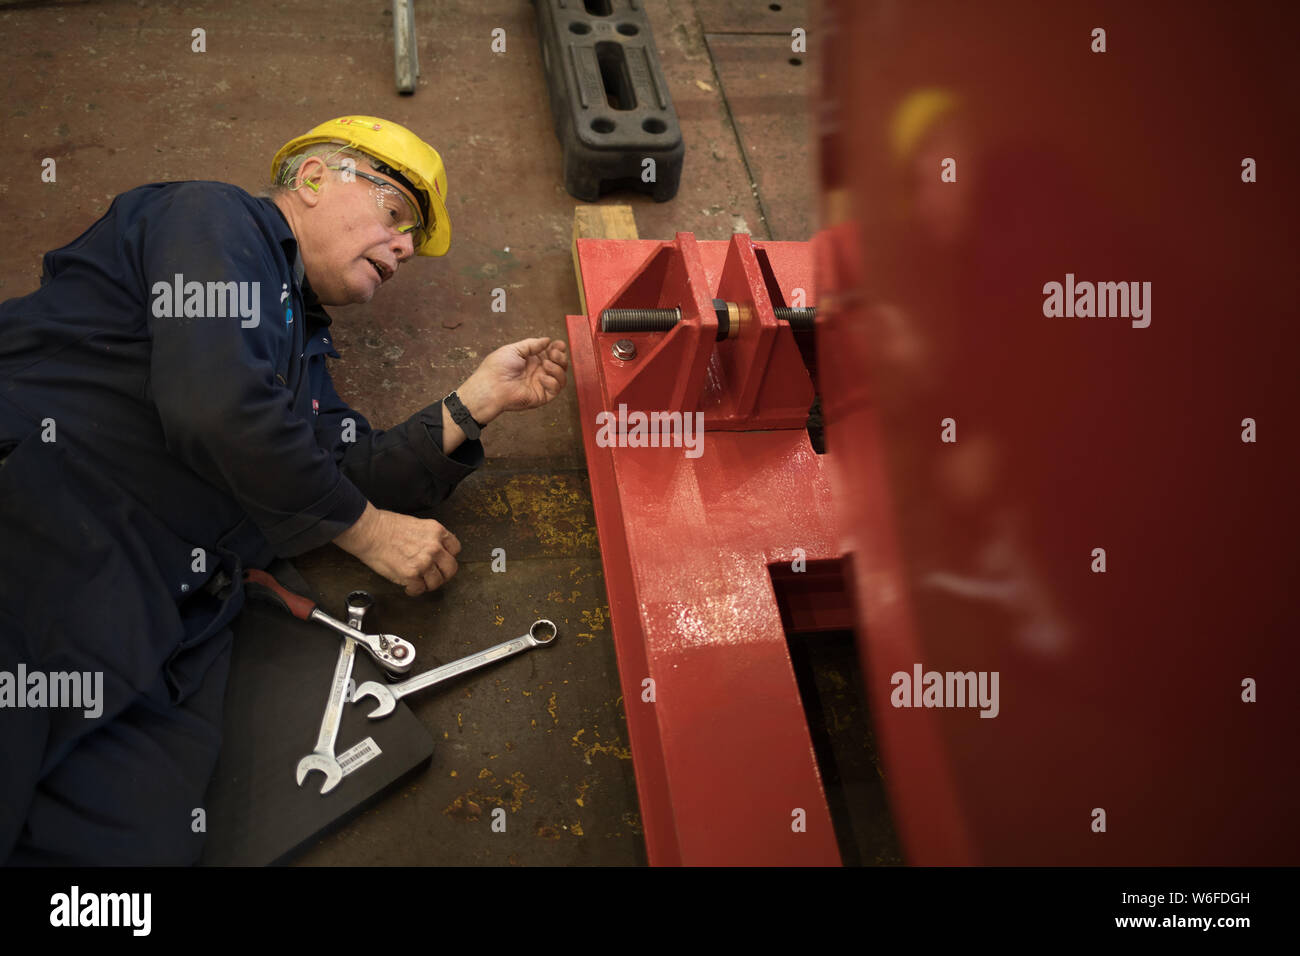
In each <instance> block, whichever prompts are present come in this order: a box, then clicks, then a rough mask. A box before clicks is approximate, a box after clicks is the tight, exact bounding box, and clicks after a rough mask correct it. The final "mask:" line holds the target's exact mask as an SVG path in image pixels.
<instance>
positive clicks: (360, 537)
mask: <svg viewBox="0 0 1300 956" xmlns="http://www.w3.org/2000/svg"><path fill="white" fill-rule="evenodd" d="M334 543H335V544H337V545H338V546H339V547H340V548H342V549H343V550H344V551H346V552H348V553H349V554H351V555H352V556H353V557H355V558H357V559H358V560H359V561H362V562H364V563H365V564H367V565H368V566H369V567H370V568H372V569H373V570H374V571H375V572H376V573H378V574H381V575H383V576H384V577H385V578H387V579H388V580H389V581H392V582H393V583H394V584H400V585H402V586H403V587H405V588H406V593H407V594H409V595H410V596H411V597H415V596H416V595H417V594H423V593H424V592H425V591H433V590H435V589H437V588H440V587H442V586H443V585H444V584H446V583H447V582H448V581H450V580H451V577H452V575H454V574H455V573H456V568H457V567H458V565H457V564H456V555H458V554H460V542H459V541H457V540H456V536H455V535H454V534H452V533H451V532H450V531H448V530H447V529H446V528H444V527H443V526H442V525H440V524H439V523H438V522H436V521H433V520H431V519H427V518H412V517H411V516H410V515H404V514H398V513H397V512H395V511H383V510H382V509H379V508H376V507H375V506H374V505H372V504H370V503H369V502H367V503H366V510H365V511H364V512H362V514H361V517H360V518H359V519H357V522H356V524H354V525H353V526H352V527H350V528H348V530H347V531H344V532H343V533H342V534H341V535H339V536H338V537H337V538H335V539H334Z"/></svg>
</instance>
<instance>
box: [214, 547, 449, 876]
mask: <svg viewBox="0 0 1300 956" xmlns="http://www.w3.org/2000/svg"><path fill="white" fill-rule="evenodd" d="M270 571H271V573H272V574H273V575H274V576H275V577H276V578H277V579H278V580H279V581H280V583H281V584H283V585H284V586H285V587H288V588H290V589H291V590H294V591H297V592H298V593H299V594H310V593H311V592H310V590H309V588H308V587H307V585H306V582H305V581H303V579H302V578H301V576H299V575H298V574H297V572H296V571H294V570H293V568H292V566H291V565H289V564H287V563H284V562H280V563H278V564H276V565H273V566H272V567H271V569H270ZM312 596H313V597H314V595H312ZM321 610H323V611H325V612H326V613H327V614H331V615H332V616H334V617H337V618H339V619H340V620H342V619H344V617H345V613H344V609H343V608H330V607H322V608H321ZM379 623H382V622H379ZM365 630H366V632H367V633H370V632H371V631H373V630H374V628H372V627H370V626H369V622H367V626H366V627H365ZM234 632H235V644H234V652H233V657H232V660H231V666H230V680H229V683H228V684H227V687H226V709H225V719H224V742H223V745H222V751H221V757H220V758H219V760H218V762H217V769H216V772H215V774H214V776H213V780H212V783H211V785H210V786H209V788H208V795H207V806H206V809H207V828H208V840H207V846H206V848H205V850H204V854H203V861H202V862H203V863H204V864H205V865H214V866H242V865H252V866H260V865H265V864H269V863H275V862H284V861H285V860H286V859H287V858H288V857H289V856H291V855H292V853H293V851H294V850H295V849H296V848H298V847H301V846H302V845H303V844H305V843H307V842H308V841H310V840H311V839H312V838H313V837H315V836H316V835H317V834H320V833H322V832H323V831H325V830H327V829H329V828H330V827H332V826H334V825H336V824H338V823H341V822H342V821H343V820H345V819H346V818H348V817H350V816H352V815H353V814H355V813H356V812H357V811H358V810H360V809H361V808H362V807H363V806H365V805H367V804H369V803H371V802H373V801H374V800H376V799H378V798H380V795H381V794H383V793H384V792H385V791H386V790H387V789H389V788H390V787H392V786H393V784H395V783H396V782H397V781H398V780H400V779H401V778H403V777H405V776H406V775H407V774H409V773H410V772H411V771H413V770H415V769H417V768H419V767H421V766H423V765H424V764H426V763H427V762H428V761H429V759H430V758H431V757H432V755H433V738H432V736H431V735H430V734H429V731H428V730H427V729H425V727H424V725H423V724H421V723H420V721H419V720H418V719H417V718H416V717H415V716H414V715H413V714H412V713H411V711H410V709H409V708H408V707H407V706H406V705H405V704H404V703H402V702H401V701H399V702H398V704H397V710H396V711H395V712H394V713H393V714H391V715H389V716H388V717H385V718H383V719H382V720H373V721H372V720H369V719H367V717H366V714H367V713H369V711H370V710H372V709H373V707H374V704H375V702H374V699H373V698H369V697H367V698H366V699H365V700H363V701H362V702H361V703H360V704H357V705H353V704H347V705H345V707H344V712H343V721H342V725H341V727H340V729H339V735H338V744H337V746H336V748H335V752H336V754H337V755H338V756H340V757H342V756H343V755H344V753H345V752H347V751H348V750H349V749H350V748H353V747H354V746H355V745H357V744H361V743H363V742H364V741H366V740H367V739H369V740H371V741H373V745H372V748H371V749H373V750H374V751H378V755H377V756H374V757H372V758H371V759H369V760H368V761H367V762H364V763H361V764H360V765H359V766H357V767H356V769H354V770H352V771H351V772H349V773H346V775H345V776H344V777H343V780H342V781H341V782H340V783H339V784H338V786H336V787H335V788H334V789H333V790H331V791H330V792H329V793H327V794H324V795H322V794H321V792H320V788H321V784H322V782H323V781H324V777H323V776H322V775H321V774H320V773H317V772H312V773H310V774H308V775H307V779H306V780H304V781H303V785H302V786H301V787H299V786H298V785H297V783H296V782H295V774H296V769H297V766H298V761H299V760H300V759H301V758H302V757H304V756H306V755H307V754H308V753H310V752H311V750H312V748H313V747H314V746H315V744H316V736H317V734H318V733H319V731H320V722H321V717H322V715H323V714H324V711H325V700H326V698H327V696H328V694H329V686H330V680H331V678H332V677H333V674H334V665H335V663H336V661H337V658H338V651H339V638H338V637H337V636H335V635H333V634H331V632H330V631H329V630H328V629H327V628H324V627H322V626H321V625H319V624H308V623H305V622H303V621H299V620H297V619H296V618H293V617H290V616H289V615H288V614H286V613H285V612H284V611H282V610H279V609H277V608H275V607H273V606H271V605H269V604H264V603H262V602H260V601H248V602H246V604H245V606H244V610H243V611H242V612H241V613H240V615H239V617H238V618H237V619H236V621H235V623H234ZM355 660H356V662H355V664H354V666H353V678H354V679H355V680H356V682H357V684H361V683H362V682H364V681H367V680H378V681H382V680H383V679H384V678H383V676H382V671H381V670H380V668H379V667H378V666H377V665H376V664H375V663H374V662H373V661H372V660H371V659H370V657H369V656H368V655H367V654H366V653H364V652H363V651H360V650H358V652H357V654H356V659H355ZM422 669H424V668H422V667H421V664H420V662H419V661H417V662H416V664H415V670H416V671H419V670H422ZM358 756H360V753H358Z"/></svg>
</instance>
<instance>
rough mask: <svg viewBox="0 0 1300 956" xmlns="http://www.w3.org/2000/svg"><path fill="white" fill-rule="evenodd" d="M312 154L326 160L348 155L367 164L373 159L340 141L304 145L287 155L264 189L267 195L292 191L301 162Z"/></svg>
mask: <svg viewBox="0 0 1300 956" xmlns="http://www.w3.org/2000/svg"><path fill="white" fill-rule="evenodd" d="M313 156H319V157H321V158H323V159H326V161H327V162H328V160H330V159H334V158H335V157H340V156H342V157H348V158H351V159H353V160H354V161H356V162H357V163H358V164H360V163H363V162H364V163H366V164H367V165H369V164H370V163H372V162H373V161H372V160H371V158H370V156H369V155H367V154H366V153H363V152H361V151H360V150H359V149H353V148H352V147H350V146H344V145H342V144H341V143H313V144H312V145H310V146H304V147H303V148H302V149H300V150H298V152H296V153H294V154H293V155H292V156H289V157H287V158H286V159H285V161H284V162H283V163H282V164H281V165H280V171H279V173H278V174H276V177H275V182H273V183H272V184H271V185H270V186H269V187H268V188H267V191H266V195H268V196H276V195H279V194H281V193H285V192H292V191H293V190H294V189H295V188H296V187H295V186H294V185H293V181H294V180H295V179H297V178H298V173H299V172H300V171H301V170H302V164H303V163H304V162H306V161H307V160H308V159H310V158H311V157H313Z"/></svg>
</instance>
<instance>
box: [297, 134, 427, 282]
mask: <svg viewBox="0 0 1300 956" xmlns="http://www.w3.org/2000/svg"><path fill="white" fill-rule="evenodd" d="M331 167H342V168H331ZM301 176H302V179H303V180H304V182H314V183H315V184H316V185H317V186H318V187H319V188H318V189H316V190H312V189H311V188H310V187H309V186H307V185H303V186H302V187H300V188H299V189H298V190H297V192H296V195H297V198H298V199H299V200H300V201H301V206H299V207H298V210H297V211H298V212H299V213H300V215H299V216H297V217H296V219H297V228H296V230H295V231H296V232H297V233H298V248H299V250H300V251H301V254H302V261H303V266H304V267H305V268H306V270H307V281H308V282H310V283H311V287H312V290H313V291H314V292H315V293H316V295H317V297H318V298H319V299H320V301H321V303H322V304H324V305H349V304H352V303H360V302H369V301H370V299H371V298H372V297H373V296H374V294H375V292H376V291H378V289H379V287H380V285H382V284H384V283H386V282H388V281H389V280H391V279H392V278H393V276H394V275H396V273H397V267H398V266H399V265H401V264H402V263H403V262H405V261H406V260H407V259H409V258H411V256H413V255H414V254H415V239H414V236H415V234H414V233H413V232H409V233H402V232H400V231H399V230H400V229H401V228H402V227H403V226H409V225H410V224H411V222H412V211H413V209H414V208H416V207H415V197H413V196H412V195H411V194H410V192H409V191H407V190H406V189H405V188H403V187H402V186H400V185H398V184H397V183H396V182H395V181H394V180H392V179H390V178H389V177H387V176H384V175H383V174H381V173H377V172H375V171H374V170H373V169H371V168H370V165H369V163H367V162H365V160H358V161H357V162H356V164H355V168H351V167H350V166H349V165H347V164H344V163H343V162H341V161H339V160H338V159H334V160H327V159H321V158H318V157H312V158H310V159H308V160H306V161H305V162H304V163H303V165H302V170H301ZM367 177H373V179H375V180H380V182H379V183H376V182H374V181H373V180H372V179H370V178H367Z"/></svg>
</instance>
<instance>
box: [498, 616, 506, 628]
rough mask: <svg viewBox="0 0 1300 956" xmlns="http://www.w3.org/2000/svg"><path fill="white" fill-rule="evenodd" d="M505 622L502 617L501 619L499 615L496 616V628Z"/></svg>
mask: <svg viewBox="0 0 1300 956" xmlns="http://www.w3.org/2000/svg"><path fill="white" fill-rule="evenodd" d="M505 622H506V619H505V618H504V617H502V616H501V615H500V614H498V615H497V627H500V626H501V625H502V624H504V623H505Z"/></svg>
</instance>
